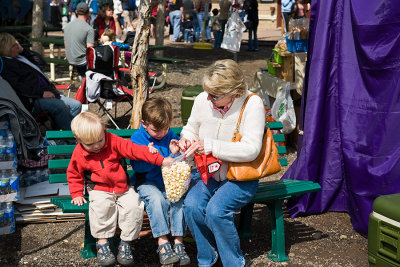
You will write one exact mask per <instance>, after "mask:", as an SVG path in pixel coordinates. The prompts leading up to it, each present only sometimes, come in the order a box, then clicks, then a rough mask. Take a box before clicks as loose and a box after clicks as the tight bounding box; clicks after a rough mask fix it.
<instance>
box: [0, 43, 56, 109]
mask: <svg viewBox="0 0 400 267" xmlns="http://www.w3.org/2000/svg"><path fill="white" fill-rule="evenodd" d="M21 55H22V56H25V57H26V58H27V59H28V60H29V61H31V62H32V63H34V64H35V65H38V64H40V63H43V62H41V60H42V59H41V58H40V57H38V55H37V54H35V53H31V51H29V50H28V51H26V50H24V52H23V53H22V54H21ZM3 63H4V67H3V71H2V72H1V76H2V77H3V78H4V80H6V81H7V82H8V83H9V84H10V85H11V87H12V88H13V89H14V90H15V92H16V93H17V95H18V97H19V98H20V100H21V102H22V103H23V104H24V106H25V107H26V109H27V110H29V111H32V108H33V102H34V101H35V99H37V98H41V97H43V93H44V91H50V92H52V93H53V94H54V95H55V96H56V97H57V98H60V92H59V91H58V90H57V89H56V88H55V87H54V85H53V84H52V83H51V82H50V81H49V79H48V78H47V77H46V76H45V75H43V74H42V73H41V72H39V71H37V70H36V69H34V68H32V67H31V66H29V65H28V64H26V63H24V62H22V61H20V60H18V59H16V58H9V57H3ZM39 77H41V80H42V82H40V78H39Z"/></svg>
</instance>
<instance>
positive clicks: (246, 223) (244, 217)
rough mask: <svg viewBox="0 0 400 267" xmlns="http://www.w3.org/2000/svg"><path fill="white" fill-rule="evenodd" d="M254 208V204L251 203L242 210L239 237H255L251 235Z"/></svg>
mask: <svg viewBox="0 0 400 267" xmlns="http://www.w3.org/2000/svg"><path fill="white" fill-rule="evenodd" d="M253 207H254V203H249V204H247V205H246V206H244V207H243V208H241V209H240V218H239V229H238V232H239V237H240V238H244V239H249V238H252V237H253V234H252V233H251V220H252V218H253Z"/></svg>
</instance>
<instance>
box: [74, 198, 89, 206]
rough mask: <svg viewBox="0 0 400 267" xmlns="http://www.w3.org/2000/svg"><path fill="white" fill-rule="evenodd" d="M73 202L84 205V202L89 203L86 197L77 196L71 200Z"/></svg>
mask: <svg viewBox="0 0 400 267" xmlns="http://www.w3.org/2000/svg"><path fill="white" fill-rule="evenodd" d="M71 203H74V204H75V205H77V206H82V205H83V203H87V201H86V199H85V198H84V197H76V198H73V199H72V200H71Z"/></svg>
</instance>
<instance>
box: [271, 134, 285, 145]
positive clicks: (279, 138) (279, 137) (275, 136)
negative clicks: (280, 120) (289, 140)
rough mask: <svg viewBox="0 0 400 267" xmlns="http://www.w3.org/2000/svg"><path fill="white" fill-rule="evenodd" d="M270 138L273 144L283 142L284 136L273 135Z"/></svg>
mask: <svg viewBox="0 0 400 267" xmlns="http://www.w3.org/2000/svg"><path fill="white" fill-rule="evenodd" d="M272 137H273V138H274V141H275V143H277V142H285V135H284V134H273V135H272Z"/></svg>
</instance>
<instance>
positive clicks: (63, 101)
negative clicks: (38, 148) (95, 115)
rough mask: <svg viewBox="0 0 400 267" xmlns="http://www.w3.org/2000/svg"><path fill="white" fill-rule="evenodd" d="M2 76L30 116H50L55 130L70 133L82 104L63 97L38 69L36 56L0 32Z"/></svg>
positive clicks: (11, 37)
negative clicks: (44, 112) (44, 113)
mask: <svg viewBox="0 0 400 267" xmlns="http://www.w3.org/2000/svg"><path fill="white" fill-rule="evenodd" d="M0 44H2V45H1V46H0V56H1V57H2V58H3V63H4V67H3V71H2V73H1V76H2V77H3V78H4V79H5V80H7V81H8V82H9V84H10V85H11V87H12V88H13V89H14V90H15V92H16V93H17V95H18V97H19V98H20V100H21V102H22V103H23V104H24V106H25V107H26V109H27V110H29V111H30V112H31V113H32V115H34V116H35V115H38V114H39V113H41V112H43V111H47V112H49V113H50V115H51V117H52V118H53V120H54V122H55V124H56V127H57V130H58V129H62V130H70V129H71V128H70V124H71V120H72V119H73V118H74V117H75V116H76V115H78V114H79V113H80V112H81V108H82V104H81V103H80V102H79V101H76V100H75V99H72V98H69V97H65V96H64V95H63V94H62V93H61V92H59V91H58V90H57V89H56V88H55V87H54V85H53V84H52V83H51V82H50V81H49V79H48V77H47V76H46V74H45V73H43V71H42V70H41V69H40V68H39V67H38V65H37V64H38V59H40V60H42V61H43V62H44V60H43V59H42V58H41V56H40V55H39V54H35V53H33V51H30V50H27V49H24V48H22V47H21V45H20V44H19V43H18V41H17V40H16V39H15V38H14V36H12V35H11V34H9V33H0Z"/></svg>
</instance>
